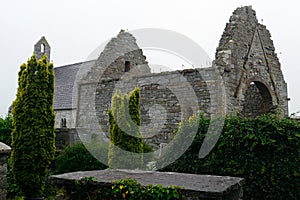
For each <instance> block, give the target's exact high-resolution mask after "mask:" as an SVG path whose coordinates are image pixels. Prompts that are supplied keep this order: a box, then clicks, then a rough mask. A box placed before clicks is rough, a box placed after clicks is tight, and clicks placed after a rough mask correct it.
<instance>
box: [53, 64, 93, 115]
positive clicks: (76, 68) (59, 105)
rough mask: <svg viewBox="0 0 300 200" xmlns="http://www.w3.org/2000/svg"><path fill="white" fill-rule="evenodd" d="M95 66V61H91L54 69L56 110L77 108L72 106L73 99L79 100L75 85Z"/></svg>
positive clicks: (54, 106) (54, 105)
mask: <svg viewBox="0 0 300 200" xmlns="http://www.w3.org/2000/svg"><path fill="white" fill-rule="evenodd" d="M94 64H95V60H91V61H85V62H80V63H75V64H71V65H65V66H61V67H56V68H54V73H55V89H54V91H55V93H54V104H53V108H54V110H69V109H73V108H76V104H74V105H72V99H73V100H74V99H75V100H76V98H77V89H76V88H74V85H76V83H77V81H78V80H79V79H80V78H82V76H83V75H84V74H85V73H86V72H87V71H89V70H90V69H91V67H92V66H93V65H94Z"/></svg>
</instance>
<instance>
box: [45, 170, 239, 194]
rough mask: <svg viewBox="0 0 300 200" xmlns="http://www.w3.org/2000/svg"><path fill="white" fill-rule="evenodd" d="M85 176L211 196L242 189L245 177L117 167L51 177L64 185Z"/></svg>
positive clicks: (98, 179)
mask: <svg viewBox="0 0 300 200" xmlns="http://www.w3.org/2000/svg"><path fill="white" fill-rule="evenodd" d="M85 177H95V178H97V182H98V183H102V184H99V185H107V184H111V183H112V182H113V181H114V180H121V179H124V178H132V179H135V180H136V181H138V182H139V183H141V184H143V185H148V184H152V185H158V184H160V185H162V186H164V187H167V186H179V187H182V188H183V190H185V191H189V192H193V193H195V192H196V193H202V194H206V195H210V196H224V195H226V194H229V193H230V192H232V191H234V190H239V191H242V190H241V187H242V185H243V184H244V179H243V178H237V177H229V176H211V175H196V174H184V173H175V172H157V171H136V170H115V169H107V170H101V171H85V172H74V173H66V174H61V175H53V176H51V177H50V178H49V179H50V181H51V182H52V183H54V184H57V185H63V184H66V182H70V181H72V182H73V181H76V180H80V179H82V178H85Z"/></svg>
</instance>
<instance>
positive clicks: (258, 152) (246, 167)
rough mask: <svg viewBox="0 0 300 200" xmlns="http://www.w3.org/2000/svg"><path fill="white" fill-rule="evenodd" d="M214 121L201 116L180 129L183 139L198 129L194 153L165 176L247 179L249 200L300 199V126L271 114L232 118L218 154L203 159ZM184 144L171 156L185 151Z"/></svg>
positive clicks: (227, 123)
mask: <svg viewBox="0 0 300 200" xmlns="http://www.w3.org/2000/svg"><path fill="white" fill-rule="evenodd" d="M209 122H210V120H209V119H206V118H204V117H202V116H200V118H199V119H198V120H195V118H191V120H190V121H188V122H185V123H183V124H182V125H181V127H180V130H181V132H180V133H178V134H182V133H188V129H189V128H190V127H193V126H196V127H197V128H198V132H197V135H196V137H195V139H194V141H193V143H192V145H191V146H190V147H189V149H188V150H187V151H186V152H185V153H184V154H183V155H182V156H181V157H180V158H179V159H178V160H177V161H176V162H174V163H172V164H171V165H169V166H167V167H166V168H164V169H163V170H162V171H174V172H183V173H195V174H213V175H224V176H225V175H226V176H237V177H243V178H245V180H246V184H245V185H244V199H300V191H299V188H300V168H299V166H300V140H299V138H300V124H299V123H297V122H295V121H292V120H289V119H279V118H277V117H276V116H271V115H267V116H261V117H257V118H255V119H246V118H241V117H239V116H236V117H228V118H226V120H225V125H224V128H223V132H222V134H221V136H220V138H219V140H218V143H217V144H216V146H215V147H214V149H213V150H212V151H211V152H210V154H209V155H208V156H206V157H205V158H203V159H199V157H198V154H199V149H200V147H201V145H202V143H203V139H204V137H205V134H206V132H207V130H208V126H209ZM185 137H189V136H188V134H187V136H185ZM175 140H176V138H175ZM179 142H181V141H175V142H174V144H175V145H174V146H173V147H171V148H170V152H171V151H172V148H176V147H177V148H178V147H180V146H178V143H179ZM176 145H177V146H176ZM168 155H170V154H168V153H167V156H168ZM167 156H166V158H165V159H167Z"/></svg>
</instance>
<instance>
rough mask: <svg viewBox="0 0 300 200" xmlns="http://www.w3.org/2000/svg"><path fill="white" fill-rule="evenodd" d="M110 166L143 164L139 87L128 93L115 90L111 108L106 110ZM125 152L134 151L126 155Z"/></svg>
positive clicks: (119, 166) (125, 166) (128, 166)
mask: <svg viewBox="0 0 300 200" xmlns="http://www.w3.org/2000/svg"><path fill="white" fill-rule="evenodd" d="M108 117H109V125H110V129H109V135H110V146H109V154H108V165H109V167H110V168H125V169H136V168H142V165H143V145H144V144H143V141H142V135H141V132H140V125H141V118H140V89H139V88H136V89H134V90H133V91H132V92H130V95H129V96H128V95H126V94H125V95H122V94H121V93H120V92H116V93H115V94H114V95H113V97H112V109H111V110H109V111H108ZM126 152H132V153H136V154H134V156H128V154H127V153H126Z"/></svg>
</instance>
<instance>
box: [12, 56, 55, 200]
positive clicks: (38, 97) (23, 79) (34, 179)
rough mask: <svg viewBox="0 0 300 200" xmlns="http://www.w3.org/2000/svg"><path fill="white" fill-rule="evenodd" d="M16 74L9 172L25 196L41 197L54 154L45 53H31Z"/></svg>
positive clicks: (50, 71)
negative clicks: (37, 56)
mask: <svg viewBox="0 0 300 200" xmlns="http://www.w3.org/2000/svg"><path fill="white" fill-rule="evenodd" d="M18 75H19V78H18V90H17V96H16V99H15V101H14V102H13V109H12V114H13V131H12V153H11V164H12V171H13V174H14V178H15V181H16V184H17V185H18V186H19V188H20V189H21V191H22V192H23V193H24V195H25V197H29V198H34V197H41V196H43V191H44V187H45V177H46V174H47V167H48V166H49V165H50V163H51V161H52V160H53V159H54V154H55V133H54V122H55V116H54V111H53V108H52V105H53V94H54V70H53V64H52V63H49V62H48V61H47V57H46V55H45V56H44V57H43V58H41V59H40V60H37V59H36V56H35V55H33V56H32V57H31V58H30V59H29V60H28V61H27V63H26V64H22V65H21V67H20V71H19V74H18Z"/></svg>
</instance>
